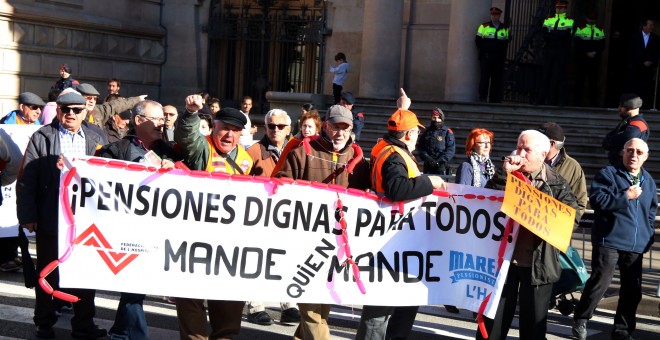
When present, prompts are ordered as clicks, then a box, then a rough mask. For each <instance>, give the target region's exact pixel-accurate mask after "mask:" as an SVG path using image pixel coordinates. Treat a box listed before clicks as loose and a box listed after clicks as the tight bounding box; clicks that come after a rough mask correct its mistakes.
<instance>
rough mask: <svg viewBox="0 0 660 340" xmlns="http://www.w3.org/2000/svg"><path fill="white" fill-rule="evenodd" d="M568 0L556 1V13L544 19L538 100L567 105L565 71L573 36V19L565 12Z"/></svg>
mask: <svg viewBox="0 0 660 340" xmlns="http://www.w3.org/2000/svg"><path fill="white" fill-rule="evenodd" d="M566 7H568V1H565V0H559V1H557V2H555V14H554V15H552V16H549V17H548V18H547V19H545V20H544V21H543V31H544V40H545V46H544V47H543V79H542V86H541V91H540V92H539V98H538V103H539V104H546V105H557V104H559V105H566V96H567V92H566V73H567V72H568V69H567V67H568V58H569V55H570V52H571V40H572V37H573V19H571V18H569V17H568V16H567V15H566Z"/></svg>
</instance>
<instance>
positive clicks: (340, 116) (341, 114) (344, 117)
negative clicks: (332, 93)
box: [325, 105, 353, 126]
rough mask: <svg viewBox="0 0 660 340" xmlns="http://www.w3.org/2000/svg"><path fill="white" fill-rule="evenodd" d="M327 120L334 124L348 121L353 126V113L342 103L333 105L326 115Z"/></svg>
mask: <svg viewBox="0 0 660 340" xmlns="http://www.w3.org/2000/svg"><path fill="white" fill-rule="evenodd" d="M325 120H326V121H328V122H330V123H332V124H339V123H346V124H348V125H350V126H353V113H352V112H351V111H350V110H349V109H347V108H345V107H343V106H341V105H332V106H330V108H329V109H328V112H327V113H326V115H325Z"/></svg>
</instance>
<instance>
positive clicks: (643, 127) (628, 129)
mask: <svg viewBox="0 0 660 340" xmlns="http://www.w3.org/2000/svg"><path fill="white" fill-rule="evenodd" d="M650 134H651V131H650V130H649V126H648V124H646V120H644V114H642V113H640V114H638V115H636V116H633V117H628V118H626V119H624V120H622V121H621V122H620V123H619V125H617V126H616V128H614V130H612V131H610V132H609V133H607V135H605V139H604V140H603V148H604V149H605V150H607V159H608V160H609V161H610V164H611V165H615V164H617V163H619V162H621V154H620V153H621V150H622V149H623V145H624V144H626V142H628V141H629V140H631V139H633V138H640V139H642V140H643V141H645V142H646V141H647V140H648V139H649V135H650Z"/></svg>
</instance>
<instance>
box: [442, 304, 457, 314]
mask: <svg viewBox="0 0 660 340" xmlns="http://www.w3.org/2000/svg"><path fill="white" fill-rule="evenodd" d="M445 310H446V311H447V312H449V313H452V314H461V311H460V310H458V308H456V306H452V305H445Z"/></svg>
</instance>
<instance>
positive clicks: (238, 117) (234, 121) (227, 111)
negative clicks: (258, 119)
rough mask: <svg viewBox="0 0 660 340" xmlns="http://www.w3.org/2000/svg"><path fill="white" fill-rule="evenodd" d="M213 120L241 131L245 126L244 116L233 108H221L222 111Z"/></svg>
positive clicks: (245, 119)
mask: <svg viewBox="0 0 660 340" xmlns="http://www.w3.org/2000/svg"><path fill="white" fill-rule="evenodd" d="M213 120H219V121H221V122H223V123H225V124H229V125H233V126H236V127H239V128H241V129H242V128H244V127H245V124H247V118H246V117H245V115H244V114H243V113H242V112H241V111H239V110H237V109H235V108H233V107H225V108H222V110H220V111H218V113H216V114H215V117H213Z"/></svg>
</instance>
